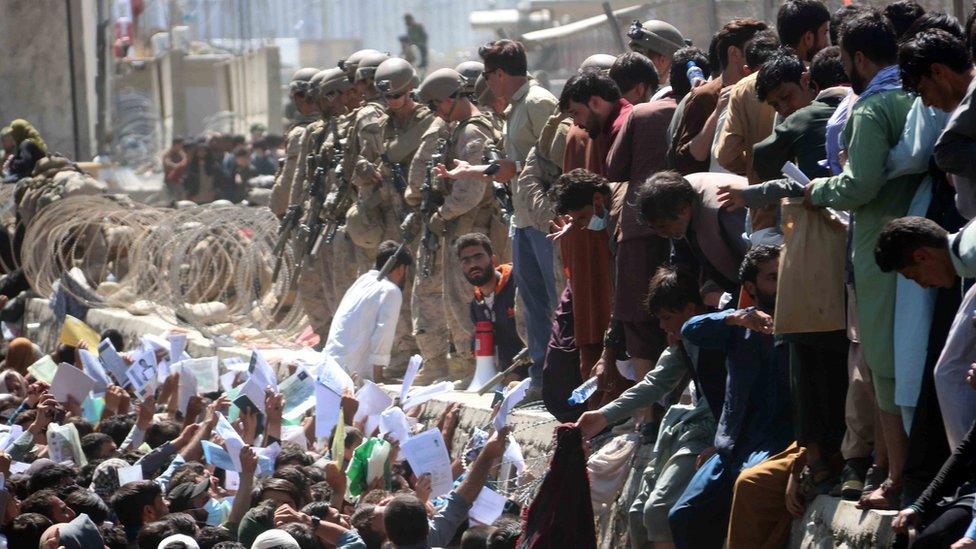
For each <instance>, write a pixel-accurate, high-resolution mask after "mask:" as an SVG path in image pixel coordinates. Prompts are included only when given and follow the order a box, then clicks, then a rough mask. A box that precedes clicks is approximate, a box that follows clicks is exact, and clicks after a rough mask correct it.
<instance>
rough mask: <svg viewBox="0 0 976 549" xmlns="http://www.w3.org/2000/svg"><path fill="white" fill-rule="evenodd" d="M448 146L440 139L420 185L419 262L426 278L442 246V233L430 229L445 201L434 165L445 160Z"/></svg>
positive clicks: (422, 273) (421, 274) (419, 266)
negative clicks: (437, 183) (439, 189)
mask: <svg viewBox="0 0 976 549" xmlns="http://www.w3.org/2000/svg"><path fill="white" fill-rule="evenodd" d="M446 148H447V141H446V140H444V139H439V140H438V141H437V149H436V151H435V152H434V154H432V155H431V157H430V160H428V161H427V162H426V164H425V165H424V170H425V173H424V184H423V186H421V187H420V217H421V219H422V220H423V224H424V226H423V229H422V230H421V233H420V235H421V236H420V254H419V255H420V257H419V260H418V262H417V263H418V270H419V271H420V276H422V277H424V278H429V277H430V275H431V272H432V271H433V267H434V259H435V258H436V257H437V250H438V249H439V248H440V240H439V239H440V235H436V234H434V232H433V231H431V230H430V218H431V216H432V215H434V214H435V213H436V212H437V208H439V207H440V206H441V204H443V203H444V195H443V194H442V193H441V192H440V191H438V190H437V189H436V188H434V166H436V165H437V164H440V163H442V162H443V161H444V149H446Z"/></svg>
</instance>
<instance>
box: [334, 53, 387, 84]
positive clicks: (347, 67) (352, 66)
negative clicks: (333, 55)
mask: <svg viewBox="0 0 976 549" xmlns="http://www.w3.org/2000/svg"><path fill="white" fill-rule="evenodd" d="M371 53H379V52H378V51H376V50H374V49H365V50H359V51H357V52H355V53H353V54H351V55H350V56H349V57H347V58H345V59H340V60H339V65H338V66H339V68H340V69H342V70H343V71H345V73H346V76H348V77H349V80H350V81H352V80H353V79H354V78H355V77H356V69H358V68H359V63H360V62H361V61H362V60H363V57H364V56H366V55H369V54H371Z"/></svg>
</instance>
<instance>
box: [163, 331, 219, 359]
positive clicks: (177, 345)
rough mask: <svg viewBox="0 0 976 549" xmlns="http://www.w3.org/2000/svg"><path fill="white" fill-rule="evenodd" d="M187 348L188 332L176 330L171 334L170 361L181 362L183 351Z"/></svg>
mask: <svg viewBox="0 0 976 549" xmlns="http://www.w3.org/2000/svg"><path fill="white" fill-rule="evenodd" d="M185 350H186V334H185V333H183V332H174V333H171V334H169V360H170V362H179V361H181V360H183V351H185ZM214 358H216V357H214Z"/></svg>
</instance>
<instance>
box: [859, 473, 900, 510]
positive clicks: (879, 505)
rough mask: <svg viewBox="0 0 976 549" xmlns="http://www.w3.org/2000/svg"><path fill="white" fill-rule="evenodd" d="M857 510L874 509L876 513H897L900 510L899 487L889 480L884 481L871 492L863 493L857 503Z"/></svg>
mask: <svg viewBox="0 0 976 549" xmlns="http://www.w3.org/2000/svg"><path fill="white" fill-rule="evenodd" d="M857 508H858V509H875V510H877V511H897V510H899V509H900V508H901V485H900V484H899V485H897V486H896V485H895V483H894V482H892V481H891V479H886V480H885V481H884V482H882V483H881V486H879V487H878V489H877V490H875V491H873V492H865V493H864V495H862V496H861V499H860V500H859V501H858V502H857Z"/></svg>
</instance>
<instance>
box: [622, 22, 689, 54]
mask: <svg viewBox="0 0 976 549" xmlns="http://www.w3.org/2000/svg"><path fill="white" fill-rule="evenodd" d="M627 38H630V44H629V46H630V49H631V50H633V51H636V52H639V53H645V54H646V53H648V52H649V53H657V54H660V55H666V56H668V57H670V56H671V55H673V54H674V52H676V51H678V50H679V49H681V48H683V47H685V45H686V44H685V39H684V37H683V36H681V32H679V31H678V29H676V28H675V27H674V25H672V24H670V23H665V22H664V21H660V20H657V19H651V20H650V21H646V22H644V23H641V22H640V21H638V20H636V19H635V20H634V22H633V23H631V24H630V29H628V30H627Z"/></svg>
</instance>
